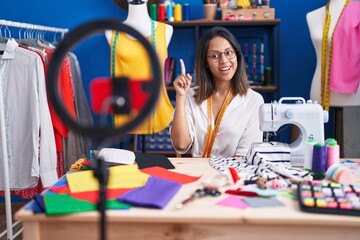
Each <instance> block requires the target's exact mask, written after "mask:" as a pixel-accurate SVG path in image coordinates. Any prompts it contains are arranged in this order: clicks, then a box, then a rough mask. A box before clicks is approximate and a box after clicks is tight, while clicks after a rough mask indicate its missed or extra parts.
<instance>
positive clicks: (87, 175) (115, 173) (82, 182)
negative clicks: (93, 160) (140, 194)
mask: <svg viewBox="0 0 360 240" xmlns="http://www.w3.org/2000/svg"><path fill="white" fill-rule="evenodd" d="M148 178H149V175H148V174H146V173H143V172H141V171H140V170H139V169H138V167H137V165H119V166H114V167H110V168H109V181H108V183H107V185H106V188H107V189H118V188H138V187H143V186H144V185H145V184H146V182H147V180H148ZM66 180H67V181H68V184H69V188H70V191H71V192H72V193H78V192H89V191H96V190H98V189H99V181H98V180H97V179H96V178H95V176H94V171H91V170H88V171H80V172H75V173H70V174H67V175H66Z"/></svg>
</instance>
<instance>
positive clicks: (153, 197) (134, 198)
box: [118, 176, 182, 209]
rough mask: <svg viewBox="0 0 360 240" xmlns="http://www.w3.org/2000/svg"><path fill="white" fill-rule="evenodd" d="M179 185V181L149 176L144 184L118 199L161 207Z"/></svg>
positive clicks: (144, 205) (145, 205)
mask: <svg viewBox="0 0 360 240" xmlns="http://www.w3.org/2000/svg"><path fill="white" fill-rule="evenodd" d="M181 186H182V184H180V183H177V182H173V181H169V180H166V179H161V178H157V177H153V176H151V177H149V179H148V181H147V182H146V184H145V186H143V187H140V188H137V189H134V190H132V191H129V192H127V193H125V194H123V195H122V196H121V197H119V198H118V199H119V200H120V201H122V202H125V203H129V204H132V205H134V206H138V207H146V208H160V209H162V208H164V207H165V206H166V205H167V204H168V203H169V201H170V200H171V199H172V198H173V197H174V196H175V194H176V193H177V192H178V191H179V190H180V188H181Z"/></svg>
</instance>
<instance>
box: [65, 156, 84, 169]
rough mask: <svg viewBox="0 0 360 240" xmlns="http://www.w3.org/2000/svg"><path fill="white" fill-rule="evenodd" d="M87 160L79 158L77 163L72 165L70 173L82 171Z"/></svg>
mask: <svg viewBox="0 0 360 240" xmlns="http://www.w3.org/2000/svg"><path fill="white" fill-rule="evenodd" d="M85 160H86V158H79V159H78V160H77V161H76V162H74V163H73V164H71V166H70V168H69V170H70V171H78V170H81V167H82V166H83V164H82V163H83V162H84V161H85Z"/></svg>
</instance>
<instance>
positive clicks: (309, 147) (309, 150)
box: [304, 139, 317, 171]
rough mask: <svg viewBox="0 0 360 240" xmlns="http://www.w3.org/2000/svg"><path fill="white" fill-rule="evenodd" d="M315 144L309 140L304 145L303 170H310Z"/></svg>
mask: <svg viewBox="0 0 360 240" xmlns="http://www.w3.org/2000/svg"><path fill="white" fill-rule="evenodd" d="M316 143H317V142H316V141H315V140H313V139H309V140H307V141H306V143H305V147H304V148H305V153H304V168H305V170H307V171H311V170H312V161H313V149H314V145H315V144H316Z"/></svg>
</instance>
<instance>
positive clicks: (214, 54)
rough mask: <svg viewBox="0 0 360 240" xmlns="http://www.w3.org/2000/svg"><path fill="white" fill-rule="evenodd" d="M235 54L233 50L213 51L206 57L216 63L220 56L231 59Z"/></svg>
mask: <svg viewBox="0 0 360 240" xmlns="http://www.w3.org/2000/svg"><path fill="white" fill-rule="evenodd" d="M235 52H236V50H233V49H226V50H225V51H223V52H218V51H213V52H211V53H210V54H209V55H208V58H210V60H211V61H212V62H218V61H220V59H221V54H224V56H225V57H226V58H227V59H233V58H234V57H235V56H236V53H235Z"/></svg>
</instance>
